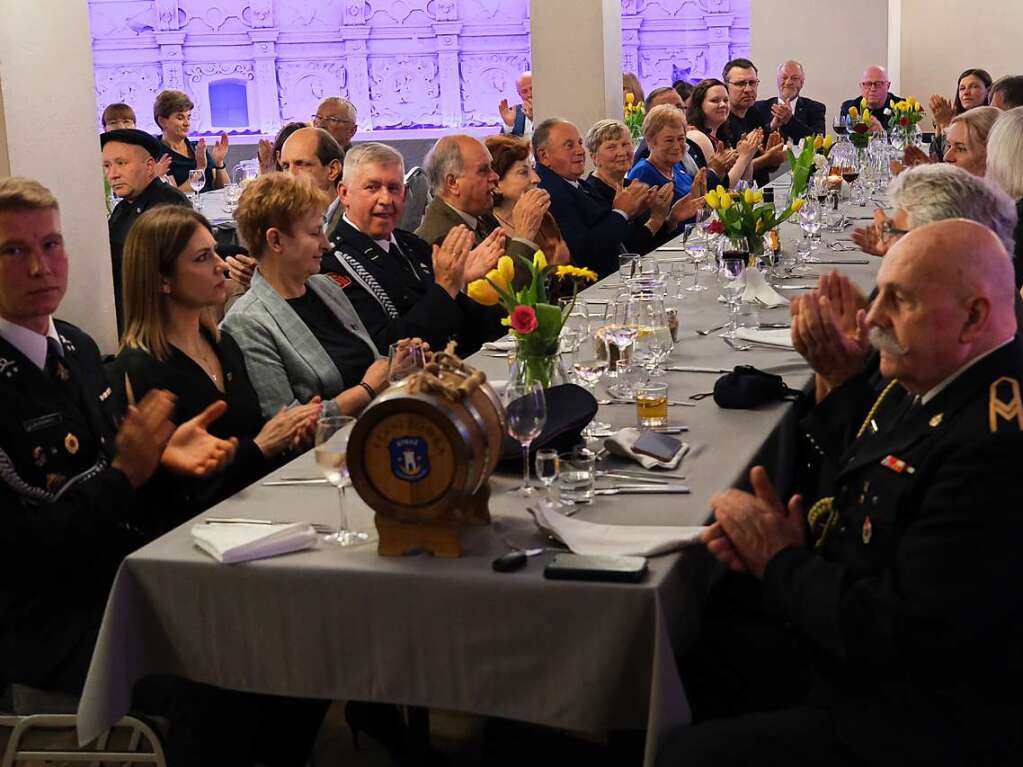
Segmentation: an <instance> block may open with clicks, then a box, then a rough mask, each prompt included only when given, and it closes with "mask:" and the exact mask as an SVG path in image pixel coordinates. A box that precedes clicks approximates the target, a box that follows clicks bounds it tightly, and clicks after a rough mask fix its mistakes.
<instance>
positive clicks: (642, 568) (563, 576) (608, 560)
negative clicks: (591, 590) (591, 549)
mask: <svg viewBox="0 0 1023 767" xmlns="http://www.w3.org/2000/svg"><path fill="white" fill-rule="evenodd" d="M644 575H646V559H645V558H644V557H598V556H592V557H586V556H582V555H580V554H557V555H555V557H554V559H552V560H551V561H550V562H548V563H547V566H546V567H545V568H544V569H543V577H544V578H550V579H551V580H561V581H617V582H620V583H637V582H638V581H641V580H643V576H644Z"/></svg>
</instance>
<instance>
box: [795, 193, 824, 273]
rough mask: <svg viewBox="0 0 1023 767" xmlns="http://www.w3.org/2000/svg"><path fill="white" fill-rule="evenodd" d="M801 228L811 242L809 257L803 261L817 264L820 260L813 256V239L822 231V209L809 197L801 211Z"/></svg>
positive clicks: (808, 251)
mask: <svg viewBox="0 0 1023 767" xmlns="http://www.w3.org/2000/svg"><path fill="white" fill-rule="evenodd" d="M799 228H800V229H802V230H803V235H804V237H806V239H807V240H808V242H809V247H808V248H807V255H806V256H805V258H804V259H803V260H804V261H805V262H807V263H811V264H812V263H817V262H818V261H820V259H818V258H817V257H816V256H814V254H813V251H814V240H813V238H814V236H816V235H817V233H818V232H820V230H821V208H820V204H819V203H818V202H817V201H816V200H815V199H813V198H812V197H809V196H808V197H807V198H806V202H805V203H804V205H803V207H802V208H800V209H799Z"/></svg>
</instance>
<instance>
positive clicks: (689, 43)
mask: <svg viewBox="0 0 1023 767" xmlns="http://www.w3.org/2000/svg"><path fill="white" fill-rule="evenodd" d="M551 1H552V2H553V1H554V0H551ZM750 1H751V0H622V61H623V68H624V69H625V70H626V71H633V72H636V73H637V74H638V75H639V78H640V81H641V82H642V83H643V85H644V87H645V88H646V89H647V90H649V89H650V88H652V87H655V86H657V85H661V84H666V83H669V82H671V81H672V80H674V79H679V78H684V79H688V80H698V79H701V78H702V77H704V76H719V75H720V71H721V67H722V66H723V65H724V63H725V61H727V59H728V58H730V57H732V56H738V55H745V54H748V52H749V3H750ZM89 14H90V22H91V25H92V36H93V52H94V60H95V67H96V102H97V119H98V116H99V114H100V113H101V112H102V110H103V107H104V106H106V105H107V104H109V103H112V102H113V101H118V100H122V101H126V102H127V103H129V104H131V105H132V106H133V107H134V109H135V112H136V114H137V115H138V117H139V123H140V127H143V128H145V129H147V130H155V125H153V124H152V117H151V114H150V113H151V112H152V98H153V97H154V96H155V94H156V93H158V92H159V91H160V89H162V88H182V89H184V90H185V91H187V92H188V93H189V94H190V95H191V97H192V100H193V101H194V102H195V104H196V109H195V111H194V113H193V119H192V125H193V129H194V130H195V131H196V132H197V133H209V132H214V131H215V130H216V129H217V127H218V126H215V125H211V124H210V120H209V115H210V114H211V109H210V106H211V105H210V100H209V99H210V96H209V86H210V84H211V83H216V82H218V81H220V80H224V79H234V80H242V81H244V82H245V84H246V98H247V99H248V103H247V109H248V115H249V122H250V126H249V130H252V131H263V132H267V133H273V132H275V131H276V130H277V129H278V127H279V126H280V125H281V124H282V123H283V122H286V121H290V120H293V119H298V120H308V119H309V116H310V115H312V114H313V112H315V110H316V105H317V103H318V102H319V100H320V99H321V98H323V97H324V96H328V95H340V96H346V97H347V98H350V99H351V100H352V101H353V102H354V103H355V104H356V106H357V107H358V108H359V127H360V130H364V131H365V130H371V129H376V130H388V129H397V128H405V129H407V128H415V127H439V126H445V127H458V126H462V125H464V126H483V125H495V124H496V123H497V122H498V119H499V118H498V115H497V104H498V102H499V101H500V100H501V99H502V98H504V97H507V98H509V100H511V101H513V102H514V101H516V100H517V96H516V94H515V77H516V75H517V74H518V73H519V72H520V71H522V70H523V69H526V68H528V66H529V58H530V56H529V0H89ZM236 130H240V129H236Z"/></svg>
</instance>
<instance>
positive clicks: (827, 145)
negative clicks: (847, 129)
mask: <svg viewBox="0 0 1023 767" xmlns="http://www.w3.org/2000/svg"><path fill="white" fill-rule="evenodd" d="M834 141H835V138H834V136H832V135H830V134H829V135H827V136H825V137H824V149H825V150H827V149H831V145H832V144H833V143H834Z"/></svg>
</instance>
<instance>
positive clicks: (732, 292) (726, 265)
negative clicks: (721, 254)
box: [718, 258, 746, 338]
mask: <svg viewBox="0 0 1023 767" xmlns="http://www.w3.org/2000/svg"><path fill="white" fill-rule="evenodd" d="M718 282H719V283H720V285H721V292H722V293H724V294H725V298H726V299H727V300H728V325H727V326H726V327H725V332H723V333H722V334H721V335H723V336H725V337H727V338H732V337H733V336H734V335H735V331H736V329H737V328H738V327H739V324H738V322H737V321H736V320H737V318H738V314H739V296H740V295H741V294H742V291H743V290H744V289H745V287H746V260H745V259H743V258H725V259H722V261H721V267H720V268H719V269H718Z"/></svg>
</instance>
